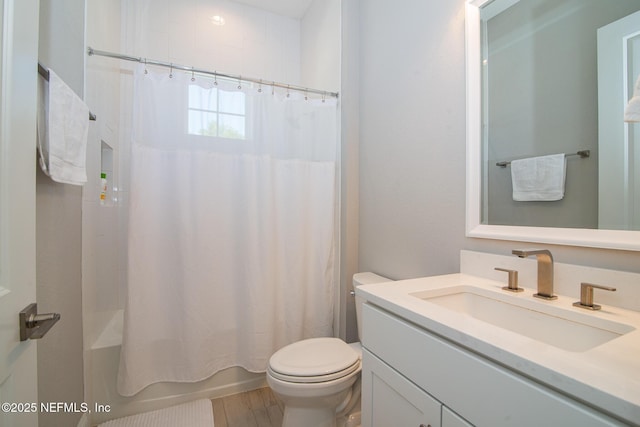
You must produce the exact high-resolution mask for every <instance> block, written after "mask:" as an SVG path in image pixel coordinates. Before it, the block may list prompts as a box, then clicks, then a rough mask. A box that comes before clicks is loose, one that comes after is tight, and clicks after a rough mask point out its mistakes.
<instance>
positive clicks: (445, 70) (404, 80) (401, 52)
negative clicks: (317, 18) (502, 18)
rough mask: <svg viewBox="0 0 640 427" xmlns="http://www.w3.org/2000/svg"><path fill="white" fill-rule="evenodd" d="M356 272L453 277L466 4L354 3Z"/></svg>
mask: <svg viewBox="0 0 640 427" xmlns="http://www.w3.org/2000/svg"><path fill="white" fill-rule="evenodd" d="M360 6H361V12H360V26H361V28H360V31H359V35H360V76H359V81H360V88H359V91H360V220H359V222H360V241H359V253H360V255H359V266H360V271H373V272H376V273H378V274H380V275H383V276H387V277H390V278H392V279H402V278H409V277H417V276H424V275H434V274H443V273H449V272H453V271H457V269H458V257H459V255H458V252H459V250H460V249H461V248H462V247H463V246H464V207H465V81H464V7H463V6H464V2H463V1H439V2H424V1H421V0H409V1H405V2H403V3H402V6H401V7H399V6H398V5H397V3H394V2H393V1H391V0H368V1H365V2H361V4H360Z"/></svg>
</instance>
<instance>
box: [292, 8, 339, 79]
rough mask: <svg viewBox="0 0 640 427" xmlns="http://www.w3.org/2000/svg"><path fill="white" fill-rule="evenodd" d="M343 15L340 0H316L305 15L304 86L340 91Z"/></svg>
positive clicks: (302, 56) (303, 27)
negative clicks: (341, 17)
mask: <svg viewBox="0 0 640 427" xmlns="http://www.w3.org/2000/svg"><path fill="white" fill-rule="evenodd" d="M340 16H341V2H340V0H314V1H313V2H312V3H311V5H310V7H309V9H308V10H307V12H306V13H305V15H304V17H303V18H302V20H301V22H300V28H301V29H300V33H301V34H300V40H301V42H300V56H301V60H300V61H301V81H300V84H301V85H302V86H305V87H311V88H316V89H322V90H328V91H332V92H339V91H340V50H341V49H340V44H341V37H340V27H341V21H340Z"/></svg>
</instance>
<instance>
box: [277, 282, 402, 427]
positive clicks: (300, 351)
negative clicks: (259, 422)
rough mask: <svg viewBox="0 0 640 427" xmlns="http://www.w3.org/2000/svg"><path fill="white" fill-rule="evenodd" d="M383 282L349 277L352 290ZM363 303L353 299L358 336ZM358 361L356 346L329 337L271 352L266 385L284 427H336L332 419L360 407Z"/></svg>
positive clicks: (360, 355)
mask: <svg viewBox="0 0 640 427" xmlns="http://www.w3.org/2000/svg"><path fill="white" fill-rule="evenodd" d="M387 281H389V279H387V278H384V277H381V276H378V275H376V274H373V273H358V274H355V275H354V276H353V285H354V287H357V286H360V285H363V284H369V283H379V282H387ZM363 303H364V301H362V300H361V299H360V298H359V297H356V317H357V322H358V335H360V329H361V322H360V312H361V305H362V304H363ZM361 358H362V350H361V348H360V343H352V344H347V343H345V342H344V341H342V340H340V339H338V338H328V337H324V338H310V339H306V340H302V341H298V342H295V343H293V344H289V345H287V346H285V347H283V348H281V349H280V350H278V351H277V352H275V353H274V354H273V355H272V356H271V358H270V359H269V366H268V368H267V383H268V384H269V387H271V389H272V390H273V392H274V393H275V394H276V396H278V397H279V398H280V399H281V400H282V402H283V403H284V417H283V421H282V427H300V426H305V427H335V426H336V414H337V413H340V412H345V411H348V410H351V409H352V408H353V407H354V406H355V404H356V403H359V399H360V388H359V384H358V383H359V381H360V370H361ZM354 385H358V386H357V387H354Z"/></svg>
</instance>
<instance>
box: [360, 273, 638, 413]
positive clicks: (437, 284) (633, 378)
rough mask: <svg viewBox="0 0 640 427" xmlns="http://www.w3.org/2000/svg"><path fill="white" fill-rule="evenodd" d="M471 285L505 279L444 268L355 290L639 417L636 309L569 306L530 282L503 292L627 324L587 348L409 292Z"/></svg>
mask: <svg viewBox="0 0 640 427" xmlns="http://www.w3.org/2000/svg"><path fill="white" fill-rule="evenodd" d="M455 286H473V287H477V288H482V289H488V290H491V291H494V292H505V291H502V290H501V288H502V287H503V286H504V283H502V282H497V281H494V280H490V279H485V278H481V277H477V276H471V275H467V274H449V275H443V276H433V277H424V278H418V279H410V280H400V281H393V282H384V283H377V284H371V285H363V286H359V287H357V288H356V293H357V294H358V295H359V296H362V297H363V298H365V299H366V300H367V301H368V302H369V303H372V304H374V305H376V306H379V307H381V308H383V309H385V310H387V311H389V312H391V313H394V314H395V315H397V316H399V317H401V318H404V319H406V320H408V321H410V322H412V323H414V324H415V325H418V326H420V327H422V328H424V329H426V330H428V331H431V332H433V333H435V334H437V335H439V336H441V337H444V338H445V339H448V340H450V341H451V342H454V343H456V344H458V345H460V346H462V347H464V348H466V349H468V350H471V351H473V352H475V353H478V354H480V355H482V356H484V357H486V358H488V359H490V360H492V361H494V362H497V363H499V364H501V365H504V366H506V367H508V368H509V369H512V370H513V371H515V372H518V373H520V374H522V375H524V376H526V377H529V378H531V379H533V380H535V381H537V382H539V383H542V384H544V385H546V386H548V387H550V388H552V389H555V390H557V391H560V392H562V393H564V394H566V395H568V396H570V397H572V398H574V399H576V400H579V401H582V402H583V403H586V404H587V405H589V406H592V407H594V408H597V409H598V410H601V411H602V412H605V413H607V414H608V415H611V416H613V417H615V418H618V419H621V420H623V421H625V422H628V423H630V424H632V425H640V313H639V312H636V311H632V310H625V309H621V308H617V307H611V306H603V307H602V310H599V311H587V310H584V309H582V308H578V307H573V306H572V304H573V302H575V301H576V298H575V297H566V296H562V295H559V296H558V299H557V300H553V301H545V300H539V299H537V298H533V297H532V294H533V293H535V290H533V289H527V288H525V291H524V292H520V293H510V295H511V296H512V297H513V298H514V299H521V300H522V302H523V303H524V304H526V306H527V308H529V309H533V310H535V309H536V307H540V308H541V309H545V308H547V309H548V308H550V307H553V308H552V309H553V310H558V309H561V310H566V311H568V312H570V313H571V312H574V313H578V314H580V315H584V314H585V312H587V315H590V316H597V317H598V318H600V319H604V320H607V321H611V322H616V323H623V324H626V325H630V326H632V327H633V328H635V329H634V330H632V331H631V332H628V333H626V334H624V335H622V336H619V337H617V338H615V339H613V340H611V341H608V342H606V343H604V344H601V345H598V346H596V347H593V348H591V349H588V350H586V351H579V352H576V351H568V350H563V349H561V348H558V347H555V346H552V345H550V344H545V343H543V342H540V341H537V340H534V339H531V338H528V337H526V336H524V335H520V334H518V333H515V332H512V331H509V330H507V329H503V328H501V327H498V326H495V325H493V324H490V323H486V322H483V321H481V320H477V319H475V318H472V317H470V316H468V315H465V314H462V313H458V312H456V311H453V310H449V309H446V308H444V307H440V306H439V305H436V304H434V303H430V302H427V301H425V300H423V299H421V298H418V297H416V296H413V295H412V294H417V293H421V292H425V291H430V290H434V289H442V288H451V287H455Z"/></svg>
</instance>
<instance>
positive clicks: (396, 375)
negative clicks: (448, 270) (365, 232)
mask: <svg viewBox="0 0 640 427" xmlns="http://www.w3.org/2000/svg"><path fill="white" fill-rule="evenodd" d="M461 257H462V262H461V271H463V272H465V273H461V274H451V275H445V276H435V277H427V278H420V279H413V280H403V281H397V282H388V283H382V284H374V285H366V286H363V287H360V288H358V289H357V292H358V294H359V295H360V296H363V297H364V298H366V299H367V301H368V302H367V304H366V305H365V307H364V311H363V327H364V329H363V337H362V343H363V347H364V348H363V369H362V385H363V387H362V399H363V401H362V425H363V427H389V426H403V427H404V426H415V427H420V426H423V427H426V426H431V427H437V426H443V427H452V426H455V427H460V426H471V425H475V426H491V427H498V426H518V427H520V426H562V427H566V426H608V425H610V426H622V425H640V312H638V311H634V310H627V309H623V308H618V307H616V306H613V305H608V304H607V302H610V301H614V299H613V298H614V297H612V296H610V295H606V297H605V295H604V293H603V294H602V295H601V294H598V293H597V294H596V300H598V299H599V302H601V303H602V305H603V308H602V310H599V311H590V310H584V309H582V308H577V307H574V306H573V302H575V301H576V300H577V299H578V297H579V285H580V281H586V280H585V278H587V277H591V278H592V279H595V280H592V281H597V280H599V281H601V280H602V279H603V278H604V279H605V280H613V281H617V282H618V283H609V284H611V285H617V286H618V292H617V294H618V295H617V296H616V297H617V298H618V299H620V300H625V299H626V300H627V301H634V302H635V303H637V302H638V297H639V295H638V292H639V291H637V290H635V288H638V287H640V286H638V285H640V275H639V274H633V273H620V272H608V271H606V270H601V269H591V268H588V267H580V266H568V265H562V264H556V268H555V269H556V278H557V286H556V293H557V294H559V297H558V299H557V300H554V301H544V300H539V299H536V298H533V297H532V294H533V293H534V292H535V278H536V275H535V261H531V260H519V259H517V258H514V257H508V256H497V255H489V254H480V253H475V252H468V251H462V256H461ZM494 267H509V268H515V269H519V270H520V272H521V280H522V283H521V286H522V287H524V288H525V291H524V292H520V293H512V292H507V291H504V290H502V287H503V286H504V285H505V282H506V277H505V279H504V280H501V278H502V275H500V274H498V275H497V276H494V274H496V273H497V272H493V268H494ZM469 270H472V272H473V273H474V274H468V273H469ZM607 277H608V279H607ZM496 279H497V280H496ZM634 281H635V283H633V282H634ZM633 285H635V286H633ZM606 294H609V293H606ZM567 295H571V296H567ZM599 297H600V298H599Z"/></svg>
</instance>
